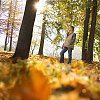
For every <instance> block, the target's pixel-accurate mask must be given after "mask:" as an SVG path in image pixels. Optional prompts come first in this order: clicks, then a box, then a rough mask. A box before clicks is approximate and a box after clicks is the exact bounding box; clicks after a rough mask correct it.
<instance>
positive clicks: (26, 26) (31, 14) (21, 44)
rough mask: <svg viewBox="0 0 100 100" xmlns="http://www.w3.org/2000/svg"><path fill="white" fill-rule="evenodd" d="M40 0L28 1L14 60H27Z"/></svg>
mask: <svg viewBox="0 0 100 100" xmlns="http://www.w3.org/2000/svg"><path fill="white" fill-rule="evenodd" d="M37 1H39V0H27V1H26V7H25V12H24V16H23V21H22V25H21V28H20V32H19V37H18V42H17V47H16V50H15V53H14V55H13V58H21V59H27V58H28V56H29V50H30V44H31V39H32V32H33V25H34V21H35V17H36V9H35V7H34V5H35V3H36V2H37Z"/></svg>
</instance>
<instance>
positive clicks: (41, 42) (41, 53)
mask: <svg viewBox="0 0 100 100" xmlns="http://www.w3.org/2000/svg"><path fill="white" fill-rule="evenodd" d="M43 21H45V15H44V17H43ZM44 38H45V22H43V24H42V32H41V41H40V48H39V52H38V54H39V55H43V47H44Z"/></svg>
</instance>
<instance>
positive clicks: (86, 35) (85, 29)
mask: <svg viewBox="0 0 100 100" xmlns="http://www.w3.org/2000/svg"><path fill="white" fill-rule="evenodd" d="M87 4H90V0H88V2H87ZM89 19H90V5H87V6H86V17H85V21H84V34H83V46H82V60H86V57H87V48H88V47H87V42H88V27H89Z"/></svg>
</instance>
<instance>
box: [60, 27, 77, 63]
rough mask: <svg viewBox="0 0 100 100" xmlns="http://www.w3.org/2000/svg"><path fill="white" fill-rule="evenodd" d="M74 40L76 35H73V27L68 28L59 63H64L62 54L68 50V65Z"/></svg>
mask: <svg viewBox="0 0 100 100" xmlns="http://www.w3.org/2000/svg"><path fill="white" fill-rule="evenodd" d="M75 40H76V34H75V33H74V27H73V26H69V28H68V32H67V36H66V38H65V42H64V43H63V46H62V51H61V52H60V63H64V53H65V52H66V51H67V50H68V64H70V63H71V60H72V50H73V49H74V43H75Z"/></svg>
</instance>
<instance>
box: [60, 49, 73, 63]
mask: <svg viewBox="0 0 100 100" xmlns="http://www.w3.org/2000/svg"><path fill="white" fill-rule="evenodd" d="M67 50H68V64H69V63H71V60H72V48H67V47H64V48H63V49H62V51H61V52H60V63H64V53H65V52H66V51H67Z"/></svg>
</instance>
